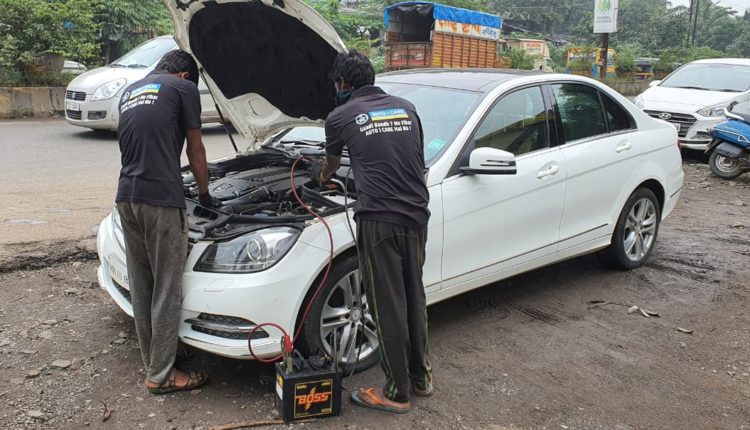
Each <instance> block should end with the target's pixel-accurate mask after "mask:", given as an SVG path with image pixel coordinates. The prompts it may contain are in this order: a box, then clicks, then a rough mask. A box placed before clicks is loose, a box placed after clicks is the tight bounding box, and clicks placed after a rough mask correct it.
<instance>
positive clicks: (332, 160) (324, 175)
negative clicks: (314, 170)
mask: <svg viewBox="0 0 750 430" xmlns="http://www.w3.org/2000/svg"><path fill="white" fill-rule="evenodd" d="M340 165H341V157H339V156H337V155H328V154H326V161H325V163H323V168H322V169H321V170H320V182H321V183H322V182H325V181H327V180H328V179H330V178H331V176H333V174H334V173H335V172H336V170H338V169H339V166H340Z"/></svg>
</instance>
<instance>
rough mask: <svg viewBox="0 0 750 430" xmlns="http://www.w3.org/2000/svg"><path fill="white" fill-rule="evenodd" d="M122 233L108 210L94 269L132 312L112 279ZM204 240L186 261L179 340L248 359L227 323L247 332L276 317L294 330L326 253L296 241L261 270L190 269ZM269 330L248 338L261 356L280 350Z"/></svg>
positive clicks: (244, 344) (239, 338)
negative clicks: (112, 268)
mask: <svg viewBox="0 0 750 430" xmlns="http://www.w3.org/2000/svg"><path fill="white" fill-rule="evenodd" d="M121 236H122V233H121V232H120V231H119V229H118V228H117V227H116V226H115V223H114V222H113V219H112V215H109V216H107V218H105V219H104V221H102V223H101V226H100V228H99V236H98V238H97V250H98V253H99V261H100V266H99V269H98V272H97V275H98V280H99V285H100V286H101V287H102V288H103V289H104V290H105V291H106V292H107V293H108V294H109V295H110V296H111V297H112V299H113V300H114V301H115V303H117V305H118V306H119V307H120V308H121V309H122V310H123V311H125V313H127V314H128V315H130V316H132V315H133V308H132V305H131V303H130V293H129V290H128V289H127V288H125V287H123V286H122V285H119V284H118V283H117V282H116V281H115V280H114V279H113V277H112V270H111V267H110V259H111V258H115V259H116V260H120V261H123V262H124V261H125V252H124V247H122V246H121V244H122V237H121ZM207 246H208V243H207V242H199V243H197V244H195V245H194V246H193V247H192V249H191V251H190V253H189V256H188V259H187V261H186V263H185V271H184V274H183V277H182V313H181V316H180V326H179V338H180V340H182V341H183V342H184V343H186V344H188V345H192V346H194V347H196V348H199V349H202V350H205V351H208V352H211V353H214V354H218V355H222V356H226V357H232V358H240V359H251V358H252V357H251V355H250V352H249V350H248V341H247V338H246V337H243V336H237V333H234V335H232V334H228V333H227V330H229V329H228V326H230V325H231V326H232V327H233V328H234V329H236V330H239V331H242V332H244V333H247V332H248V331H249V330H250V329H251V328H252V327H253V326H254V325H255V324H256V323H257V324H260V323H262V322H275V323H277V324H279V325H281V326H282V327H284V329H285V330H287V332H289V333H290V334H292V331H293V330H294V329H295V323H296V317H297V313H298V311H299V308H300V307H301V304H302V300H303V299H304V296H305V293H306V291H307V288H308V287H309V285H310V284H311V283H312V281H313V279H315V277H316V276H317V268H319V267H321V265H322V264H324V262H325V261H326V259H327V258H328V253H327V252H324V251H322V250H319V249H317V248H315V247H312V246H309V245H306V244H304V243H302V242H300V241H298V242H297V244H295V246H294V247H293V248H292V250H290V252H289V254H288V255H287V256H286V257H285V258H284V259H283V260H282V261H280V262H279V263H278V264H277V265H276V266H274V267H272V268H270V269H268V270H265V271H263V272H258V273H250V274H219V273H203V272H194V271H193V270H192V268H193V267H194V265H195V263H196V262H197V260H198V259H199V258H200V256H201V254H202V253H203V251H204V250H205V248H206V247H207ZM116 260H115V261H116ZM227 321H228V322H227ZM238 321H239V322H238ZM242 321H244V322H242ZM267 333H268V337H264V338H256V339H254V340H253V341H252V345H253V352H255V354H256V355H257V356H259V357H262V358H270V357H273V356H276V355H277V354H278V353H279V351H280V350H279V345H280V342H281V334H280V333H279V332H278V331H277V330H276V329H273V328H269V329H268V331H267Z"/></svg>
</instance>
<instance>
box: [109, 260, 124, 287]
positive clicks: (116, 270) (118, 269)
mask: <svg viewBox="0 0 750 430" xmlns="http://www.w3.org/2000/svg"><path fill="white" fill-rule="evenodd" d="M107 260H108V261H109V274H110V275H111V276H112V279H114V281H115V282H117V283H118V284H120V286H122V287H123V288H128V269H127V268H126V267H125V263H123V262H122V261H120V259H119V258H117V257H116V256H115V255H114V254H109V258H107Z"/></svg>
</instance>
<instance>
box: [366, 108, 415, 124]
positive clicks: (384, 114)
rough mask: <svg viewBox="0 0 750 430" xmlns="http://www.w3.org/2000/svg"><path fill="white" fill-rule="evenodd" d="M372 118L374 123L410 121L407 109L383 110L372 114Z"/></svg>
mask: <svg viewBox="0 0 750 430" xmlns="http://www.w3.org/2000/svg"><path fill="white" fill-rule="evenodd" d="M370 118H371V119H372V120H373V121H388V120H392V119H408V118H409V115H408V114H407V113H406V109H402V108H397V109H383V110H376V111H372V112H370Z"/></svg>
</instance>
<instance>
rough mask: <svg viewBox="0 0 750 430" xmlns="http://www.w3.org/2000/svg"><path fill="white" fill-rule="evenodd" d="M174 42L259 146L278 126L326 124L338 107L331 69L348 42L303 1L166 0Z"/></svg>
mask: <svg viewBox="0 0 750 430" xmlns="http://www.w3.org/2000/svg"><path fill="white" fill-rule="evenodd" d="M163 1H164V3H165V4H166V5H167V8H168V9H169V12H170V13H171V15H172V19H173V21H174V23H175V36H174V38H175V41H176V42H177V44H178V45H179V46H180V48H181V49H183V50H185V51H187V52H190V53H192V54H193V56H194V57H195V58H196V60H197V61H198V64H199V67H200V68H201V71H202V76H201V79H204V80H205V82H206V85H207V86H208V88H209V89H210V90H211V92H212V94H213V95H214V97H215V99H216V102H217V103H218V105H219V107H220V108H221V110H222V111H223V113H224V114H225V115H226V116H227V117H228V119H229V120H231V122H232V125H233V126H234V127H235V128H236V129H237V130H238V131H239V132H240V133H242V135H243V136H245V137H246V138H249V139H250V140H251V141H252V142H254V144H253V146H256V145H258V144H259V143H260V142H263V141H264V140H266V139H267V138H268V137H270V136H271V135H272V134H273V133H274V132H276V131H278V130H280V129H282V128H286V127H290V126H294V125H312V124H315V123H319V124H320V123H322V122H323V120H324V119H325V118H326V116H327V115H328V113H329V112H330V111H331V110H333V108H334V107H335V106H334V99H335V90H334V88H333V82H332V81H331V79H330V78H329V76H328V73H329V71H330V69H331V65H332V64H333V60H334V58H335V57H336V55H337V54H338V53H339V52H344V51H345V50H346V47H345V46H344V43H343V42H342V41H341V38H339V36H338V35H337V34H336V31H335V30H334V29H333V28H332V27H331V25H330V24H329V23H328V22H327V21H326V20H325V19H323V18H322V17H321V16H320V15H319V14H318V13H317V12H316V11H315V10H313V9H312V8H311V7H310V6H308V5H306V4H304V3H303V2H302V1H300V0H221V1H217V0H163Z"/></svg>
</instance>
